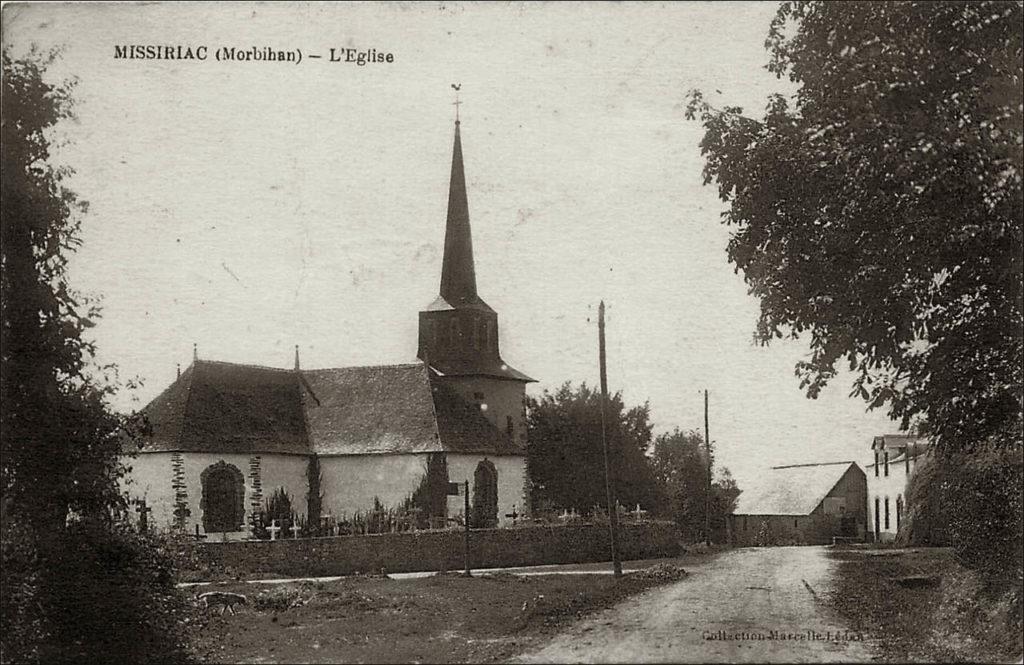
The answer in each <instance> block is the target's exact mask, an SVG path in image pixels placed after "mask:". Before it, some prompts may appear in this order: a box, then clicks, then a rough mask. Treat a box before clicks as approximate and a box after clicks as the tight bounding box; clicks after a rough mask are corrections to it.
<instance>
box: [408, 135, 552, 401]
mask: <svg viewBox="0 0 1024 665" xmlns="http://www.w3.org/2000/svg"><path fill="white" fill-rule="evenodd" d="M459 125H460V123H459V121H458V119H456V120H455V145H454V147H453V148H452V172H451V179H450V180H449V182H448V219H447V222H446V224H445V232H444V258H443V263H442V264H441V292H440V295H439V296H438V298H437V299H436V300H434V302H433V303H431V304H430V306H428V307H427V309H426V310H424V311H422V312H420V317H419V318H420V330H419V352H418V353H417V354H416V355H417V357H419V358H420V360H424V361H426V362H427V363H428V364H429V365H430V367H432V368H433V369H434V370H435V371H437V372H440V373H442V374H443V375H445V376H458V375H461V376H490V377H494V378H499V379H510V380H513V381H532V379H530V378H529V377H528V376H526V375H525V374H522V373H520V372H517V371H516V370H514V369H512V368H511V367H509V366H508V365H506V364H505V363H504V362H503V361H502V359H501V354H500V352H499V350H498V315H497V313H495V311H494V310H493V309H491V308H490V307H489V306H488V305H487V303H485V302H484V301H483V300H482V299H481V298H480V296H479V295H478V294H477V292H476V267H475V266H474V264H473V237H472V233H471V231H470V228H469V204H468V202H467V197H466V174H465V170H464V167H463V163H462V137H461V136H460V131H459V130H460V128H459Z"/></svg>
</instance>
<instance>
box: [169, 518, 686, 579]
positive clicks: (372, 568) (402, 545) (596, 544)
mask: <svg viewBox="0 0 1024 665" xmlns="http://www.w3.org/2000/svg"><path fill="white" fill-rule="evenodd" d="M193 548H194V549H193V562H194V564H195V569H194V570H190V571H184V572H185V578H186V579H191V580H197V579H223V578H224V577H230V578H236V579H238V578H242V579H244V578H257V577H321V576H330V575H350V574H355V573H376V572H380V571H381V570H382V569H383V570H384V571H386V572H388V573H406V572H420V571H438V570H451V571H458V570H461V569H462V567H463V532H462V531H461V530H454V529H453V530H446V531H418V532H409V533H389V534H379V535H367V536H336V537H331V538H300V539H297V540H293V539H283V540H278V541H273V542H271V541H234V542H208V543H200V544H196V545H194V546H193ZM610 548H611V546H610V544H609V533H608V527H607V526H597V525H579V526H530V527H512V528H504V529H501V528H499V529H474V530H473V531H471V532H470V565H471V566H472V567H473V568H501V567H510V566H533V565H543V564H556V563H591V562H599V561H608V560H610V558H611V555H610ZM619 551H620V553H621V557H622V559H623V560H624V561H625V560H630V559H646V558H655V557H670V556H675V555H677V554H678V553H679V551H680V544H679V537H678V534H677V531H676V526H675V524H674V523H672V522H649V523H646V524H624V525H621V526H620V529H619Z"/></svg>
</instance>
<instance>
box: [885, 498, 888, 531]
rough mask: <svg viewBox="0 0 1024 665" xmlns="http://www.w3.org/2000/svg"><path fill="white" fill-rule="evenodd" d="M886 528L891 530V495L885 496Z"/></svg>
mask: <svg viewBox="0 0 1024 665" xmlns="http://www.w3.org/2000/svg"><path fill="white" fill-rule="evenodd" d="M885 530H886V531H888V530H889V497H885Z"/></svg>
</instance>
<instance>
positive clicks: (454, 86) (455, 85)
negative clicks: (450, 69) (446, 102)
mask: <svg viewBox="0 0 1024 665" xmlns="http://www.w3.org/2000/svg"><path fill="white" fill-rule="evenodd" d="M452 89H453V90H455V101H454V102H452V106H454V107H455V122H458V121H459V106H460V105H461V104H462V102H461V101H459V90H461V89H462V84H461V83H452Z"/></svg>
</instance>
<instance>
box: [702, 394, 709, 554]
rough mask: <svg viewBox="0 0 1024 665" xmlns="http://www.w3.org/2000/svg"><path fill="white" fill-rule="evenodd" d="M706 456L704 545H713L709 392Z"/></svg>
mask: <svg viewBox="0 0 1024 665" xmlns="http://www.w3.org/2000/svg"><path fill="white" fill-rule="evenodd" d="M704 455H705V456H706V457H707V461H708V474H707V475H708V478H707V484H706V485H705V487H704V544H705V545H710V544H711V438H710V436H709V435H708V391H707V389H706V388H705V390H704Z"/></svg>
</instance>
